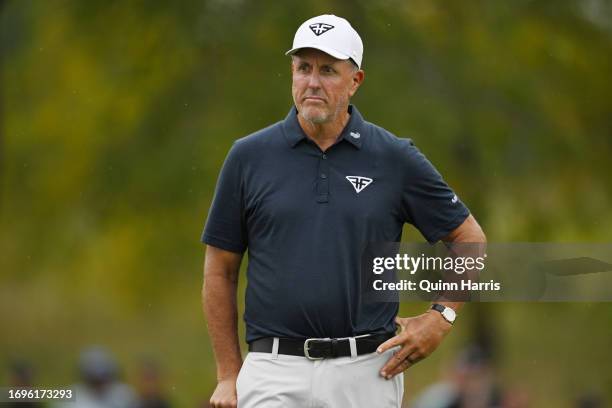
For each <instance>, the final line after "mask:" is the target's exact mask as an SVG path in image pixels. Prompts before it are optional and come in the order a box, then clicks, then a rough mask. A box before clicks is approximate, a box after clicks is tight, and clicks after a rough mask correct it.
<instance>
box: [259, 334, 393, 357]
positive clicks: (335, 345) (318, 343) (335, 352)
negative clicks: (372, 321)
mask: <svg viewBox="0 0 612 408" xmlns="http://www.w3.org/2000/svg"><path fill="white" fill-rule="evenodd" d="M393 336H395V334H393V333H383V334H372V335H369V336H366V337H356V338H355V343H356V346H357V355H361V354H368V353H373V352H375V351H376V349H377V348H378V346H380V345H381V344H382V343H384V342H385V341H387V340H389V339H390V338H391V337H393ZM273 345H274V338H273V337H264V338H261V339H257V340H254V341H252V342H251V343H249V351H254V352H259V353H272V347H273ZM278 354H287V355H290V356H301V357H306V358H309V359H311V360H320V359H323V358H336V357H349V356H350V355H351V344H350V342H349V339H347V338H342V339H318V338H312V339H306V340H296V339H287V338H282V337H281V338H279V339H278Z"/></svg>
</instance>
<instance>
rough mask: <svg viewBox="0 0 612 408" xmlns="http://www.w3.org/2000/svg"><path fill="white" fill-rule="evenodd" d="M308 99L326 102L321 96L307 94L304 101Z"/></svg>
mask: <svg viewBox="0 0 612 408" xmlns="http://www.w3.org/2000/svg"><path fill="white" fill-rule="evenodd" d="M306 101H319V102H325V99H323V98H321V97H319V96H306V97H305V98H304V102H306Z"/></svg>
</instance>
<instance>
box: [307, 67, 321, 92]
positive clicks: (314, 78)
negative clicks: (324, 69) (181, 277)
mask: <svg viewBox="0 0 612 408" xmlns="http://www.w3.org/2000/svg"><path fill="white" fill-rule="evenodd" d="M320 87H321V78H320V77H319V73H318V72H317V70H315V69H313V70H312V72H311V73H310V77H309V78H308V88H313V89H319V88H320Z"/></svg>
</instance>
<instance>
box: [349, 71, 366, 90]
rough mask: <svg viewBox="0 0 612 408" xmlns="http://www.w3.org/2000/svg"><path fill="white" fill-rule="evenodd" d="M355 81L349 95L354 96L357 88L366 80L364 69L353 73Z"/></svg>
mask: <svg viewBox="0 0 612 408" xmlns="http://www.w3.org/2000/svg"><path fill="white" fill-rule="evenodd" d="M352 80H353V83H352V84H351V90H350V92H349V95H350V96H351V97H352V96H353V95H355V93H356V92H357V89H359V87H360V86H361V84H362V83H363V81H364V80H365V72H364V70H363V69H359V70H357V71H355V72H354V73H353V78H352Z"/></svg>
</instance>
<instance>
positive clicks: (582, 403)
mask: <svg viewBox="0 0 612 408" xmlns="http://www.w3.org/2000/svg"><path fill="white" fill-rule="evenodd" d="M574 406H575V407H576V408H603V407H604V403H603V398H602V397H601V396H600V395H598V394H596V393H590V392H589V393H584V394H582V395H581V396H580V397H578V398H577V399H576V403H575V404H574Z"/></svg>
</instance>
